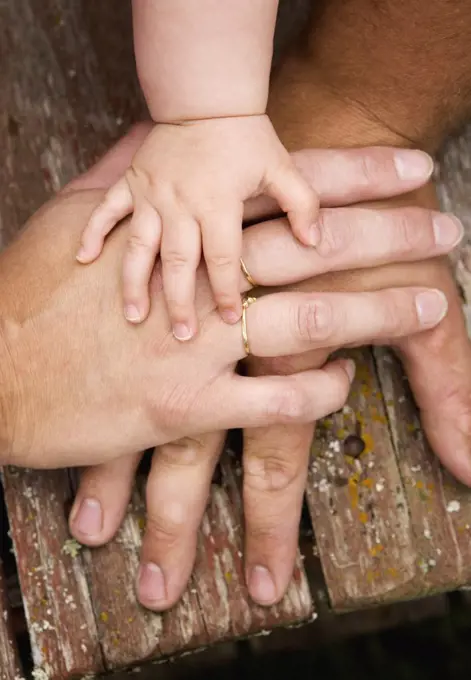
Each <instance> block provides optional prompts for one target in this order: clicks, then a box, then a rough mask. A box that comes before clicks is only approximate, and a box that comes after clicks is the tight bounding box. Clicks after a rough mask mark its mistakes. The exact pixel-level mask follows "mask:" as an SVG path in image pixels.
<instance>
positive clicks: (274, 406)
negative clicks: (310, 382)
mask: <svg viewBox="0 0 471 680" xmlns="http://www.w3.org/2000/svg"><path fill="white" fill-rule="evenodd" d="M267 410H268V411H269V414H270V415H272V416H275V417H276V419H277V420H278V421H281V422H283V423H287V424H289V423H297V422H302V421H303V420H304V419H305V418H306V415H307V414H308V411H309V402H308V399H307V396H306V394H305V393H304V391H303V390H301V389H300V388H299V386H298V385H297V383H296V380H295V379H288V378H286V379H285V380H284V384H283V388H282V389H281V390H279V391H277V392H275V393H274V394H273V396H272V397H271V399H269V400H268V401H267Z"/></svg>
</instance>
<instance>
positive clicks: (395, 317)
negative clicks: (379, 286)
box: [378, 290, 416, 337]
mask: <svg viewBox="0 0 471 680" xmlns="http://www.w3.org/2000/svg"><path fill="white" fill-rule="evenodd" d="M381 297H382V299H381V304H380V305H379V306H378V311H379V313H380V314H381V317H380V318H381V331H382V334H383V335H384V334H387V335H391V336H393V337H400V336H401V335H404V333H405V332H406V331H407V330H408V327H409V326H410V325H411V324H410V323H408V321H409V322H411V321H412V319H416V315H411V314H407V310H408V309H409V308H410V307H411V305H410V298H409V299H407V300H405V299H404V292H403V291H397V290H388V291H383V293H382V295H381ZM408 297H409V296H408Z"/></svg>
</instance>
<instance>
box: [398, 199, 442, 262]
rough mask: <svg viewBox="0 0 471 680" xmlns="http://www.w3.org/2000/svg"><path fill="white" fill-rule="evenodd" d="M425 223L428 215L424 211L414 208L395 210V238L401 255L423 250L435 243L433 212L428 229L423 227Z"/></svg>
mask: <svg viewBox="0 0 471 680" xmlns="http://www.w3.org/2000/svg"><path fill="white" fill-rule="evenodd" d="M425 223H426V217H425V215H424V214H423V212H422V211H419V210H414V209H408V210H406V209H402V210H396V211H394V213H393V215H392V226H393V234H394V236H393V238H394V242H395V244H396V246H397V249H398V251H399V253H400V254H401V255H402V254H404V255H407V254H408V253H410V252H411V251H412V252H416V251H421V250H423V249H424V248H427V247H431V246H432V245H433V243H434V241H433V237H432V220H431V214H429V224H428V225H427V226H428V227H429V228H428V229H424V228H423V227H424V226H425Z"/></svg>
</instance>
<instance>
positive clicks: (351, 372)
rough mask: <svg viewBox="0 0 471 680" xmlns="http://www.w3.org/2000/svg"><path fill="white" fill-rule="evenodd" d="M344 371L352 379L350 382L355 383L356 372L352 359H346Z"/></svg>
mask: <svg viewBox="0 0 471 680" xmlns="http://www.w3.org/2000/svg"><path fill="white" fill-rule="evenodd" d="M344 369H345V372H346V373H347V375H348V377H349V379H350V382H353V378H354V377H355V371H356V366H355V362H354V361H353V360H352V359H346V360H345V364H344Z"/></svg>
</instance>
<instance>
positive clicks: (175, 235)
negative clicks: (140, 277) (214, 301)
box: [160, 210, 201, 341]
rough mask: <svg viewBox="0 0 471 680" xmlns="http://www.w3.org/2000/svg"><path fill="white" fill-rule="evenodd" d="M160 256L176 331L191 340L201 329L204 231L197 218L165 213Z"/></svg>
mask: <svg viewBox="0 0 471 680" xmlns="http://www.w3.org/2000/svg"><path fill="white" fill-rule="evenodd" d="M162 218H163V234H162V247H161V251H160V257H161V260H162V279H163V287H164V293H165V299H166V302H167V308H168V313H169V316H170V323H171V325H172V331H173V334H174V336H175V337H176V338H177V340H182V341H185V340H190V339H191V338H192V337H193V336H194V335H195V333H196V332H197V330H198V322H197V319H196V312H195V278H196V269H197V267H198V265H199V262H200V259H201V234H200V227H199V224H198V223H197V222H196V220H195V219H194V218H193V217H191V216H190V215H189V214H188V213H184V212H181V211H177V210H175V211H170V212H163V213H162Z"/></svg>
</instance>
